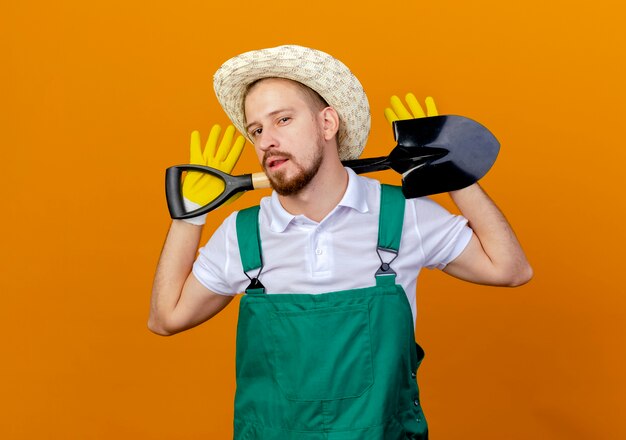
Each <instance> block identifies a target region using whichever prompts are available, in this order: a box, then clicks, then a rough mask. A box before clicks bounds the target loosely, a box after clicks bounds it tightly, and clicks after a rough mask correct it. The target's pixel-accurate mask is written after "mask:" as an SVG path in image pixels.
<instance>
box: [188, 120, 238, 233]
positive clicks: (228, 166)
mask: <svg viewBox="0 0 626 440" xmlns="http://www.w3.org/2000/svg"><path fill="white" fill-rule="evenodd" d="M221 131H222V127H220V126H219V125H217V124H216V125H214V126H213V127H212V128H211V132H210V133H209V139H208V140H207V143H206V146H205V147H204V152H203V151H202V147H201V146H200V133H199V132H198V131H196V130H194V131H193V132H192V133H191V143H190V148H189V149H190V156H191V158H190V162H189V163H191V164H194V165H204V166H207V167H211V168H216V169H218V170H220V171H223V172H225V173H230V172H231V171H232V170H233V168H234V167H235V164H236V163H237V160H238V159H239V156H241V153H242V151H243V147H244V144H245V142H246V141H245V139H244V138H243V136H241V135H238V136H237V139H235V141H234V142H233V138H234V137H235V127H233V126H232V125H229V126H228V127H227V128H226V131H225V132H224V136H223V137H222V141H221V142H220V144H219V146H218V144H217V142H218V138H219V136H220V133H221ZM224 186H225V185H224V182H223V181H222V180H221V179H219V178H217V177H214V176H211V175H209V174H206V173H198V172H193V171H190V172H188V173H187V175H186V176H185V180H184V181H183V197H184V199H185V207H186V208H187V209H188V210H193V209H195V208H199V207H200V206H204V205H206V204H207V203H209V202H210V201H211V200H213V199H215V198H216V197H217V196H219V195H220V194H221V193H222V191H224ZM240 195H241V193H240V194H238V195H235V196H233V197H231V198H230V199H229V200H228V201H227V202H226V203H230V202H232V201H233V200H235V199H236V198H237V197H239V196H240ZM185 221H186V222H188V223H192V224H195V225H203V224H204V223H205V222H206V214H205V215H202V216H199V217H194V218H190V219H185Z"/></svg>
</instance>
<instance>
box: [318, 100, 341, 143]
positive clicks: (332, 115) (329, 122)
mask: <svg viewBox="0 0 626 440" xmlns="http://www.w3.org/2000/svg"><path fill="white" fill-rule="evenodd" d="M320 118H321V121H322V131H323V133H324V139H325V140H327V141H329V140H331V139H332V138H334V137H335V136H336V135H337V132H338V131H339V115H338V114H337V111H336V110H335V109H334V108H332V107H326V108H325V109H323V110H322V111H321V112H320Z"/></svg>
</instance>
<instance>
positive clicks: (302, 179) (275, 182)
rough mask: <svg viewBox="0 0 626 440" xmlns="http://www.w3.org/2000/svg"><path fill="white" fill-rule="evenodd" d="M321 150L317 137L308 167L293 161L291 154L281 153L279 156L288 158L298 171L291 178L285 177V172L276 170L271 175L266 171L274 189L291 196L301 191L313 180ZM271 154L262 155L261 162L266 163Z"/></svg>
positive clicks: (319, 162)
mask: <svg viewBox="0 0 626 440" xmlns="http://www.w3.org/2000/svg"><path fill="white" fill-rule="evenodd" d="M322 151H323V148H322V145H321V143H320V141H319V139H318V140H317V149H316V151H315V156H313V160H312V162H311V164H310V166H309V167H308V168H304V167H303V166H302V165H300V164H299V163H297V162H296V161H294V159H293V155H291V154H289V153H281V154H280V156H281V157H285V158H287V159H289V162H291V163H292V164H293V165H295V166H296V167H297V168H298V172H297V173H296V175H294V176H293V177H291V178H287V176H285V173H284V172H281V171H278V172H277V173H274V174H273V175H270V174H269V173H266V174H267V177H268V178H269V181H270V184H271V185H272V188H273V189H274V191H276V192H277V193H278V194H279V195H281V196H292V195H295V194H298V193H299V192H300V191H302V190H303V189H304V188H305V187H306V186H307V185H308V184H309V183H310V182H311V180H313V178H314V177H315V175H316V174H317V172H318V171H319V169H320V166H321V165H322V160H323V153H322ZM271 156H272V155H267V154H266V155H264V157H263V164H266V163H267V159H268V158H269V157H271ZM264 168H265V165H264ZM266 171H267V170H266Z"/></svg>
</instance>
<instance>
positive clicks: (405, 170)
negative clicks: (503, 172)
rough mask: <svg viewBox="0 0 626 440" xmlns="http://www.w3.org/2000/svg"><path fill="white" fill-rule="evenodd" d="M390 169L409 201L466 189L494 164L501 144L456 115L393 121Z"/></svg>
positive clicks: (480, 128)
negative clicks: (398, 179) (399, 175)
mask: <svg viewBox="0 0 626 440" xmlns="http://www.w3.org/2000/svg"><path fill="white" fill-rule="evenodd" d="M393 128H394V136H395V138H396V141H397V142H398V146H397V147H396V148H394V149H393V151H392V152H391V154H390V155H389V162H390V168H392V169H394V170H395V171H397V172H399V173H401V174H402V192H403V193H404V196H405V197H406V198H407V199H410V198H415V197H422V196H427V195H431V194H438V193H443V192H448V191H454V190H458V189H462V188H465V187H467V186H469V185H471V184H473V183H475V182H477V181H478V180H479V179H481V178H482V177H483V176H484V175H485V174H487V171H489V169H490V168H491V166H492V165H493V164H494V162H495V160H496V157H497V156H498V152H499V151H500V143H499V142H498V140H497V139H496V138H495V136H494V135H493V134H492V133H491V132H490V131H489V130H488V129H487V128H485V127H484V126H483V125H481V124H479V123H478V122H476V121H474V120H472V119H469V118H466V117H463V116H455V115H446V116H433V117H428V118H419V119H407V120H403V121H396V122H394V127H393Z"/></svg>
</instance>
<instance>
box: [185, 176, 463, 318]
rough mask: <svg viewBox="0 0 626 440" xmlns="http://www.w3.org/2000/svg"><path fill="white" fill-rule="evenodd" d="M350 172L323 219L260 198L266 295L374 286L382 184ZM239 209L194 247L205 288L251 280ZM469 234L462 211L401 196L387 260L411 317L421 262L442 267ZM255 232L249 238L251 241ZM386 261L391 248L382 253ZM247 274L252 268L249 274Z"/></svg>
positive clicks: (226, 291)
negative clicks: (395, 243)
mask: <svg viewBox="0 0 626 440" xmlns="http://www.w3.org/2000/svg"><path fill="white" fill-rule="evenodd" d="M346 169H347V171H348V176H349V180H348V187H347V189H346V192H345V194H344V196H343V198H342V199H341V201H340V202H339V204H338V205H337V206H336V207H335V209H333V210H332V211H331V212H330V213H329V214H328V215H327V216H326V217H325V218H324V219H323V220H322V221H321V222H319V223H318V222H315V221H313V220H310V219H308V218H307V217H305V216H303V215H292V214H290V213H288V212H287V211H285V209H284V208H283V207H282V205H281V204H280V201H279V200H278V196H277V195H276V193H272V195H271V197H264V198H263V199H262V200H261V203H260V205H261V210H260V213H259V233H260V236H261V247H262V255H263V270H262V272H261V275H260V277H259V280H260V281H261V282H262V283H263V285H264V286H265V290H266V293H268V294H280V293H310V294H319V293H326V292H332V291H338V290H348V289H357V288H362V287H370V286H373V285H375V279H374V274H375V273H376V271H377V270H378V268H379V267H380V264H381V263H380V260H379V258H378V255H377V253H376V245H377V241H378V214H379V209H380V183H379V182H378V181H377V180H374V179H369V178H366V177H362V176H358V175H357V174H355V173H354V172H353V171H352V170H351V169H349V168H346ZM236 217H237V213H236V212H235V213H233V214H232V215H230V216H229V217H228V218H227V219H226V220H225V221H224V223H222V225H221V226H220V227H219V228H218V229H217V231H215V233H214V234H213V236H212V237H211V239H210V240H209V241H208V243H207V244H206V245H205V246H204V247H202V248H201V249H200V252H199V255H198V258H197V259H196V261H195V263H194V265H193V274H194V276H195V277H196V278H197V279H198V281H199V282H200V283H201V284H202V285H203V286H205V287H206V288H207V289H209V290H211V291H213V292H215V293H218V294H221V295H235V294H236V293H239V292H242V291H244V290H245V288H246V287H247V286H248V284H249V283H250V281H249V279H248V278H247V277H246V275H245V274H244V273H243V268H242V263H241V257H240V255H239V247H238V242H237V232H236V225H235V221H236ZM471 236H472V230H471V229H470V228H469V227H468V226H467V220H466V219H465V218H464V217H461V216H456V215H452V214H450V213H449V212H448V211H446V210H445V209H444V208H442V207H441V206H440V205H438V204H437V203H435V202H433V201H432V200H430V199H428V198H425V197H424V198H418V199H410V200H406V207H405V212H404V225H403V230H402V239H401V242H400V249H399V252H398V257H397V258H396V259H395V260H394V261H393V263H392V264H391V267H392V269H393V270H394V271H395V272H396V273H397V274H398V276H397V278H396V282H397V283H398V284H400V285H402V287H403V288H404V291H405V292H406V294H407V298H408V300H409V303H410V304H411V309H412V311H413V321H414V322H415V316H416V306H415V288H416V285H417V276H418V274H419V272H420V270H421V268H422V267H426V268H439V269H442V268H444V267H445V266H446V264H448V263H449V262H450V261H452V260H454V259H455V258H456V257H457V256H458V255H459V254H460V253H461V252H462V251H463V249H464V248H465V246H466V245H467V243H468V242H469V240H470V238H471ZM254 238H255V237H252V236H251V237H250V239H251V240H252V239H254ZM383 258H384V259H385V261H390V260H391V258H392V255H391V254H387V255H386V256H385V255H383ZM249 275H250V276H251V277H254V276H255V275H256V271H255V273H250V274H249Z"/></svg>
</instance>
